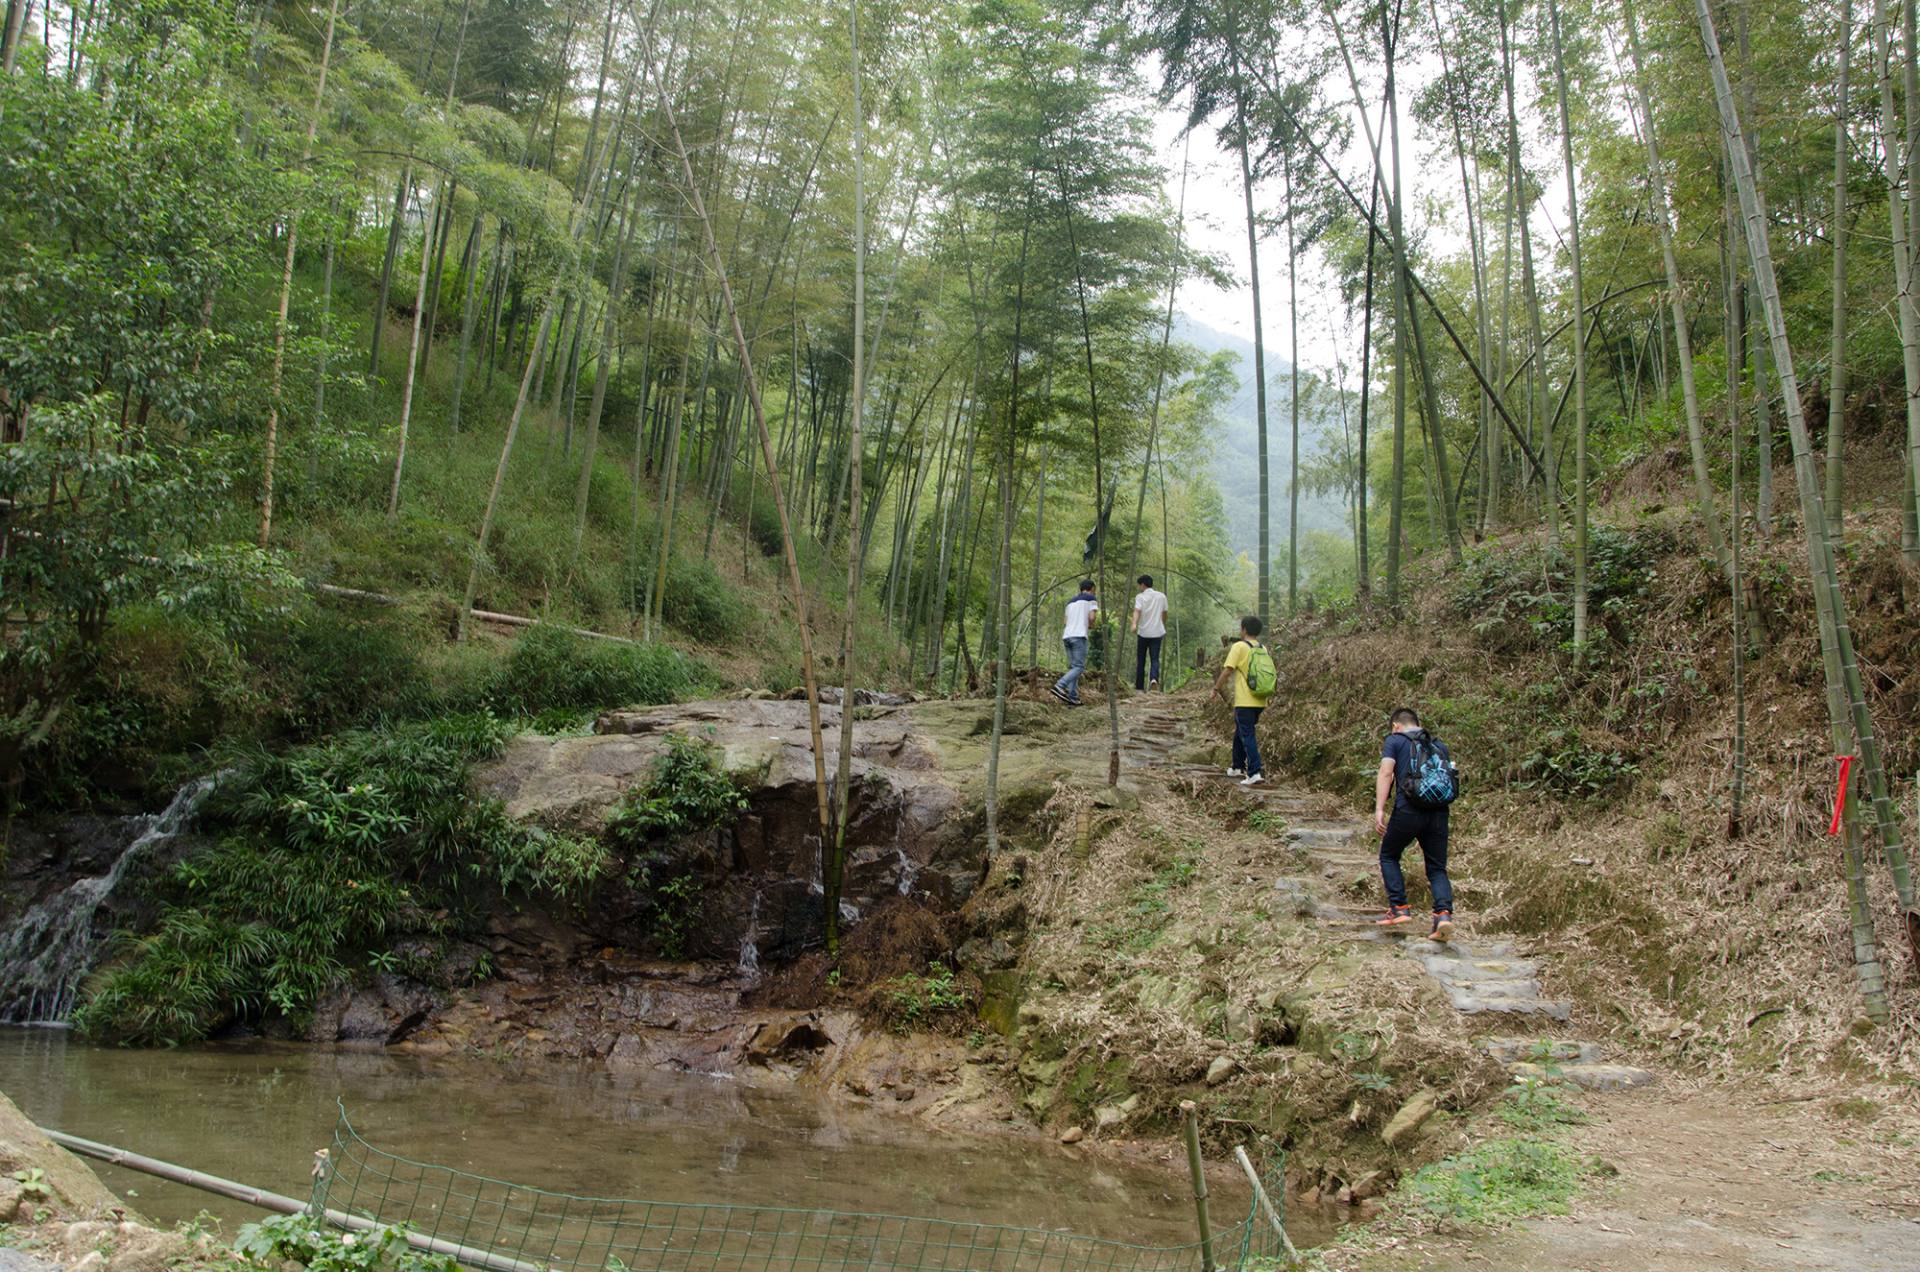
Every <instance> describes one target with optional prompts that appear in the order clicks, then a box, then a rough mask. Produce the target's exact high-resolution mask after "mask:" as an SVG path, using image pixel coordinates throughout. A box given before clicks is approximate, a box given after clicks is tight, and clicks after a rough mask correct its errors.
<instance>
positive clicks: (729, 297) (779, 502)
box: [639, 28, 853, 844]
mask: <svg viewBox="0 0 1920 1272" xmlns="http://www.w3.org/2000/svg"><path fill="white" fill-rule="evenodd" d="M639 41H640V47H641V53H642V56H643V58H644V60H645V63H646V70H647V75H648V77H649V78H651V79H652V80H653V82H654V86H655V88H656V89H657V90H658V93H659V98H660V109H661V113H662V114H664V115H665V116H666V120H667V127H668V129H669V131H670V132H671V134H672V136H673V146H674V150H675V152H676V153H677V154H678V156H679V159H680V169H681V173H682V175H683V176H684V177H685V178H686V195H687V199H688V201H689V202H691V203H692V205H693V211H694V216H695V217H696V218H697V219H698V220H699V222H700V228H701V230H702V231H703V232H704V234H705V238H706V245H707V255H708V258H709V260H710V262H711V264H712V266H713V271H714V275H715V277H716V279H717V280H718V281H719V284H720V295H721V299H722V300H723V301H724V302H725V304H726V309H727V317H728V319H729V321H730V322H731V325H732V327H733V338H734V344H735V347H736V348H737V349H738V350H739V354H740V362H741V364H742V365H743V366H745V367H746V368H747V395H748V399H749V401H750V402H751V403H752V406H753V419H754V426H755V428H756V430H757V431H758V432H759V434H760V454H761V458H762V459H763V460H764V462H765V463H766V466H767V483H768V485H769V486H771V487H772V490H773V505H774V509H775V511H776V512H778V514H779V517H780V541H781V544H782V546H783V548H784V549H785V554H786V561H787V582H788V585H789V587H790V588H791V589H792V592H793V609H794V619H795V624H796V626H797V627H798V629H799V630H798V632H797V635H798V637H799V641H800V670H801V677H802V679H803V680H804V681H805V684H806V691H807V724H808V730H809V734H810V738H811V741H812V744H813V778H814V794H815V799H816V801H817V804H818V809H819V816H820V835H821V842H822V844H824V843H825V842H826V836H827V834H828V831H829V829H830V820H829V813H828V808H827V771H826V746H825V744H824V743H823V741H822V740H821V733H820V690H819V687H818V682H817V681H816V680H815V679H814V665H813V631H812V628H811V625H810V624H809V622H808V618H807V592H806V586H805V584H804V583H803V582H802V581H801V578H800V559H799V557H798V556H797V555H796V554H795V551H794V544H793V524H792V522H791V521H790V520H789V519H788V517H787V500H786V495H785V493H784V492H783V491H782V489H781V484H780V472H779V470H778V469H777V468H775V467H774V463H773V438H772V436H771V434H769V433H768V431H767V413H766V409H765V407H764V406H763V405H762V404H761V401H760V382H759V380H758V379H757V378H755V376H754V374H753V353H752V350H751V349H749V348H748V345H747V336H746V331H745V330H744V329H743V328H742V327H741V325H740V313H739V311H738V310H737V309H735V308H734V304H733V288H732V286H731V285H730V284H729V283H728V281H727V267H726V261H725V260H724V259H723V257H722V256H721V253H720V245H719V243H718V242H717V241H716V240H715V238H714V233H713V221H712V220H711V219H710V218H709V217H708V216H707V209H706V200H704V199H703V198H701V196H700V186H699V183H698V182H696V181H695V180H694V176H693V162H692V160H690V159H689V158H688V157H687V145H686V141H685V140H684V139H683V138H682V137H681V135H680V123H679V120H678V118H677V117H676V114H675V111H674V109H673V101H672V98H671V97H670V96H669V95H668V93H667V90H666V85H665V84H664V83H663V82H662V81H661V79H660V72H659V70H658V68H657V67H656V66H655V64H654V58H653V47H652V39H651V33H650V32H649V31H648V30H646V29H644V28H642V29H641V30H640V32H639ZM852 709H853V704H852V703H843V704H841V710H842V711H843V712H850V711H852Z"/></svg>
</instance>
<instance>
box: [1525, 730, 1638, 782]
mask: <svg viewBox="0 0 1920 1272" xmlns="http://www.w3.org/2000/svg"><path fill="white" fill-rule="evenodd" d="M1520 771H1521V772H1522V773H1523V774H1524V775H1525V776H1524V778H1523V780H1521V781H1519V782H1517V783H1515V785H1516V786H1518V787H1519V788H1520V789H1522V790H1527V789H1532V788H1541V789H1544V790H1548V791H1552V792H1553V793H1554V794H1556V795H1563V796H1568V797H1571V798H1575V799H1591V798H1593V797H1594V796H1597V795H1601V794H1604V793H1605V792H1606V790H1607V789H1608V788H1609V787H1611V786H1612V785H1613V784H1614V783H1615V782H1618V781H1621V780H1622V779H1624V778H1629V777H1632V776H1633V775H1634V774H1635V773H1638V772H1639V771H1640V766H1639V764H1638V763H1636V762H1635V761H1634V759H1633V757H1631V756H1629V755H1627V754H1626V753H1625V752H1623V751H1617V750H1613V749H1611V748H1608V747H1596V746H1592V745H1589V744H1588V743H1587V741H1586V740H1585V739H1584V738H1582V737H1581V735H1580V731H1579V730H1578V729H1576V728H1573V727H1572V726H1570V725H1554V726H1551V727H1549V728H1547V729H1543V730H1542V731H1541V733H1540V740H1539V743H1538V744H1537V745H1536V746H1535V747H1534V749H1533V750H1532V751H1530V752H1528V754H1527V756H1526V758H1525V759H1523V760H1521V761H1520Z"/></svg>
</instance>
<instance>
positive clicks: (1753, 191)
mask: <svg viewBox="0 0 1920 1272" xmlns="http://www.w3.org/2000/svg"><path fill="white" fill-rule="evenodd" d="M1694 8H1695V12H1696V15H1697V16H1698V18H1699V21H1700V34H1701V39H1702V42H1703V43H1704V44H1705V45H1706V51H1707V64H1708V67H1709V69H1710V70H1711V71H1712V74H1713V82H1714V96H1715V100H1716V102H1717V104H1718V106H1719V110H1720V118H1721V124H1722V127H1723V128H1724V130H1725V132H1726V134H1727V136H1728V138H1729V144H1728V146H1727V149H1728V151H1729V154H1730V158H1731V160H1732V163H1733V169H1734V181H1735V184H1736V186H1737V187H1738V189H1739V194H1740V205H1741V213H1742V217H1743V219H1744V221H1745V223H1746V240H1747V249H1748V254H1749V256H1750V257H1751V259H1752V262H1753V275H1754V285H1755V287H1756V289H1757V290H1758V291H1759V294H1760V304H1761V309H1762V312H1763V313H1764V314H1765V317H1766V323H1767V334H1768V337H1769V342H1770V345H1771V347H1772V350H1773V364H1774V369H1775V371H1776V372H1777V374H1778V375H1779V377H1780V390H1781V393H1780V395H1781V402H1782V406H1783V408H1784V411H1785V414H1786V417H1787V434H1788V437H1789V438H1790V440H1791V442H1792V447H1793V468H1794V483H1795V485H1796V487H1797V488H1798V490H1799V494H1800V503H1801V520H1802V523H1803V528H1804V530H1805V532H1806V539H1807V556H1808V566H1809V573H1810V575H1811V578H1812V583H1813V591H1814V597H1815V602H1816V607H1817V608H1819V609H1822V610H1824V620H1825V621H1824V622H1823V623H1822V631H1821V650H1822V654H1823V659H1824V662H1825V666H1826V671H1827V682H1828V706H1829V713H1830V715H1831V717H1832V719H1833V725H1834V727H1833V735H1834V742H1835V752H1836V753H1837V754H1847V753H1849V752H1850V751H1851V750H1852V749H1853V748H1857V749H1858V753H1859V757H1860V761H1861V767H1863V768H1864V769H1865V770H1866V777H1867V785H1868V789H1869V790H1870V792H1871V793H1872V798H1873V802H1874V810H1875V814H1876V816H1877V818H1878V820H1879V828H1880V844H1881V850H1882V852H1883V853H1884V854H1885V855H1886V858H1887V865H1888V868H1889V870H1890V872H1891V873H1892V875H1893V880H1894V887H1895V890H1896V893H1897V895H1898V897H1899V902H1900V906H1901V908H1902V910H1904V911H1906V912H1907V913H1906V914H1905V915H1904V916H1903V917H1904V918H1905V920H1906V922H1907V924H1908V930H1909V932H1914V931H1920V915H1917V914H1916V913H1915V912H1914V910H1915V903H1914V892H1913V880H1912V876H1911V874H1910V872H1909V870H1908V862H1907V856H1906V852H1905V849H1904V848H1903V847H1902V845H1901V836H1900V821H1899V814H1898V812H1897V810H1895V808H1894V807H1893V802H1892V800H1891V799H1890V798H1888V795H1887V780H1886V769H1885V767H1884V766H1883V765H1882V763H1881V759H1880V751H1879V745H1878V742H1877V740H1876V738H1875V734H1874V729H1873V718H1872V715H1871V713H1870V712H1869V711H1868V708H1867V703H1866V695H1865V690H1864V686H1863V684H1862V680H1861V675H1860V667H1859V663H1858V660H1857V657H1856V655H1855V651H1854V647H1853V635H1852V631H1851V626H1850V624H1849V622H1848V618H1847V607H1846V598H1845V596H1844V595H1843V594H1842V592H1841V590H1840V581H1839V574H1838V571H1837V569H1836V568H1835V563H1834V558H1833V554H1832V545H1831V543H1830V541H1829V539H1828V537H1827V533H1826V526H1827V520H1826V513H1825V510H1824V508H1823V507H1822V506H1821V491H1820V483H1819V478H1818V474H1817V473H1816V471H1815V467H1814V458H1813V447H1812V443H1811V440H1810V439H1809V437H1808V434H1807V425H1806V417H1805V415H1804V414H1803V412H1802V410H1801V406H1800V385H1799V378H1798V376H1797V375H1796V373H1795V371H1794V364H1793V350H1792V347H1791V346H1790V345H1789V344H1788V342H1787V328H1786V313H1785V308H1784V306H1783V305H1782V304H1781V301H1780V288H1779V284H1778V282H1777V281H1776V279H1775V276H1774V268H1773V253H1772V247H1771V245H1770V243H1769V242H1768V235H1767V209H1766V203H1765V200H1764V199H1763V198H1762V197H1761V195H1760V193H1759V189H1758V183H1757V182H1755V180H1754V179H1753V171H1752V169H1751V167H1750V166H1749V164H1748V161H1747V151H1746V147H1745V144H1744V136H1743V134H1742V131H1741V127H1740V117H1739V112H1738V110H1737V109H1736V108H1735V106H1734V102H1733V89H1732V86H1731V84H1730V83H1729V81H1728V78H1727V68H1726V63H1725V62H1724V61H1723V60H1722V58H1721V56H1720V45H1719V40H1718V38H1717V36H1716V35H1715V32H1714V27H1713V16H1712V14H1711V13H1709V12H1708V10H1707V6H1706V0H1695V2H1694ZM1836 672H1837V673H1838V675H1837V677H1836V674H1835V673H1836ZM1836 679H1837V680H1838V681H1839V682H1840V683H1839V684H1838V685H1836V684H1835V681H1836ZM1843 707H1844V708H1846V710H1845V712H1844V713H1843V711H1842V708H1843ZM1848 715H1850V716H1851V721H1850V723H1851V727H1852V734H1853V736H1852V746H1851V747H1849V746H1848V739H1847V736H1846V734H1847V726H1848V724H1849V721H1848V719H1847V716H1848ZM1911 953H1912V955H1913V957H1914V960H1915V962H1916V964H1920V946H1916V947H1915V948H1914V949H1913V950H1912V951H1911ZM1865 988H1866V987H1865V985H1864V983H1863V990H1864V989H1865Z"/></svg>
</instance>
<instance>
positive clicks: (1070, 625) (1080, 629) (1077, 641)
mask: <svg viewBox="0 0 1920 1272" xmlns="http://www.w3.org/2000/svg"><path fill="white" fill-rule="evenodd" d="M1099 609H1100V602H1099V601H1097V600H1095V599H1094V598H1093V580H1092V579H1081V580H1080V594H1079V595H1078V596H1076V597H1074V598H1073V599H1072V600H1070V601H1068V602H1067V614H1066V619H1067V621H1066V625H1065V626H1064V627H1062V628H1061V629H1060V643H1061V644H1062V645H1065V646H1066V647H1067V674H1066V675H1064V676H1062V677H1060V679H1058V680H1056V681H1054V682H1053V696H1054V697H1056V698H1058V699H1060V701H1062V702H1064V703H1066V704H1067V705H1068V706H1070V707H1077V706H1079V705H1080V674H1081V673H1082V672H1084V671H1085V670H1086V669H1087V630H1088V625H1089V624H1090V623H1091V622H1092V620H1093V616H1094V614H1095V613H1096V612H1098V610H1099Z"/></svg>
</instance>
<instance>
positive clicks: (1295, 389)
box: [1149, 152, 1300, 618]
mask: <svg viewBox="0 0 1920 1272" xmlns="http://www.w3.org/2000/svg"><path fill="white" fill-rule="evenodd" d="M1281 165H1282V167H1283V168H1284V169H1285V173H1286V184H1287V190H1286V195H1287V219H1286V228H1287V361H1288V362H1289V363H1290V364H1291V365H1290V366H1289V367H1288V370H1287V435H1288V447H1289V449H1288V459H1287V617H1288V618H1292V617H1293V616H1294V615H1295V614H1296V613H1298V612H1299V609H1300V286H1299V256H1300V250H1299V248H1300V245H1299V242H1298V241H1297V240H1296V239H1295V237H1294V229H1293V156H1292V154H1291V152H1286V153H1283V154H1282V156H1281ZM1149 445H1151V444H1149Z"/></svg>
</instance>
